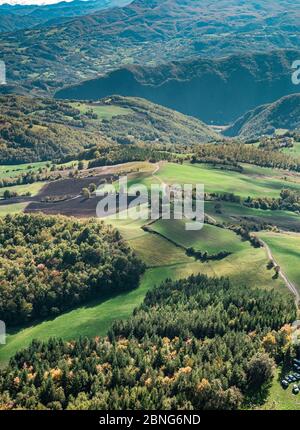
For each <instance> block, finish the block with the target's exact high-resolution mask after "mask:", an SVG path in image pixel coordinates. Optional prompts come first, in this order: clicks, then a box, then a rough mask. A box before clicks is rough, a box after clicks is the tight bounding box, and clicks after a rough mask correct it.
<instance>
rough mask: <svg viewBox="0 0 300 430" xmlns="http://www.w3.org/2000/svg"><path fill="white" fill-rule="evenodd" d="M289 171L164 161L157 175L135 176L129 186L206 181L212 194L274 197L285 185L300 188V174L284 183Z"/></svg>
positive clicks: (247, 166)
mask: <svg viewBox="0 0 300 430" xmlns="http://www.w3.org/2000/svg"><path fill="white" fill-rule="evenodd" d="M285 175H286V172H284V171H281V170H277V169H267V168H261V167H258V166H249V165H246V166H245V171H244V172H243V173H239V172H235V171H228V170H220V169H217V168H213V167H211V166H208V165H205V164H191V163H184V164H183V165H181V164H175V163H163V164H161V165H160V169H159V171H158V172H157V173H155V175H154V176H150V175H148V176H147V175H143V176H142V177H140V178H139V177H138V176H137V175H134V176H133V177H132V178H130V181H129V182H128V185H129V186H130V185H133V184H136V183H140V184H144V185H146V186H147V187H150V186H151V184H152V183H156V184H157V183H161V182H164V183H166V184H171V185H172V184H204V187H205V191H206V192H209V193H213V192H215V193H234V194H236V195H239V196H241V197H244V198H246V197H248V196H251V197H274V198H277V197H279V195H280V191H281V190H282V189H283V188H290V189H293V190H297V191H300V176H299V175H293V179H292V180H291V179H290V180H286V181H285V182H283V177H284V176H285Z"/></svg>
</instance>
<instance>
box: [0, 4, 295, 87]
mask: <svg viewBox="0 0 300 430" xmlns="http://www.w3.org/2000/svg"><path fill="white" fill-rule="evenodd" d="M99 1H100V0H99ZM79 3H80V6H82V7H84V6H83V5H81V2H79ZM79 3H78V4H79ZM82 3H84V2H82ZM89 3H90V2H89ZM91 4H92V3H91ZM69 5H71V6H69ZM76 5H77V3H76ZM53 7H55V6H53ZM65 7H66V8H67V9H68V10H69V8H70V7H72V3H69V4H66V6H65ZM76 9H77V8H76ZM85 13H86V11H85ZM22 19H23V18H22ZM48 19H53V20H54V21H52V23H51V25H50V24H49V21H48V23H47V26H46V27H45V23H43V25H42V26H40V27H36V28H34V29H29V30H28V29H26V30H22V31H17V32H14V33H5V34H2V35H1V36H0V52H1V59H5V61H6V64H7V75H8V81H9V83H10V85H13V86H14V87H15V89H17V87H22V88H23V89H25V90H26V91H32V90H34V92H35V93H40V94H42V93H44V94H45V93H48V94H49V93H53V92H54V91H55V90H56V89H59V88H61V87H63V86H65V85H66V84H68V85H70V84H75V83H77V82H78V81H81V80H84V79H90V78H95V77H97V76H99V74H104V73H107V72H109V71H112V70H115V69H118V68H120V67H121V66H122V65H125V64H128V63H131V64H132V63H134V64H141V65H147V66H151V65H159V64H162V63H163V62H170V61H175V60H186V59H187V58H191V57H196V56H199V55H201V56H205V57H207V56H209V57H211V58H215V57H216V56H218V57H219V56H224V55H228V54H231V53H236V52H244V53H249V52H254V51H268V50H271V49H277V48H281V49H298V47H299V46H300V27H299V22H300V16H299V7H298V6H297V5H296V4H295V2H294V1H292V0H281V1H280V2H279V1H277V0H260V1H257V0H249V1H240V0H219V1H218V2H214V1H211V0H135V1H133V2H132V3H131V4H129V5H127V6H125V7H122V8H115V9H111V10H109V11H100V12H99V11H98V12H96V13H93V14H89V15H86V16H80V17H76V18H74V19H71V20H70V19H67V20H66V21H63V22H58V21H56V20H57V17H56V16H54V17H53V18H52V17H51V14H49V17H48ZM60 19H61V18H60ZM1 22H3V18H1ZM24 25H25V24H24Z"/></svg>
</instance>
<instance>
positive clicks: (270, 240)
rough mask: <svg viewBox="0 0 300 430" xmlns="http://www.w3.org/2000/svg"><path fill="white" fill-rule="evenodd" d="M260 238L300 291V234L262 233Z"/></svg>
mask: <svg viewBox="0 0 300 430" xmlns="http://www.w3.org/2000/svg"><path fill="white" fill-rule="evenodd" d="M258 236H259V237H260V238H261V239H262V240H263V241H265V242H266V243H267V245H268V246H269V247H270V249H271V250H272V253H273V256H274V258H275V260H276V262H277V263H278V264H279V265H280V266H281V268H282V270H283V271H284V272H285V274H286V275H287V276H288V278H289V280H290V281H291V282H293V283H294V284H295V285H296V287H297V288H298V290H299V291H300V265H299V261H300V234H297V233H274V232H261V233H259V234H258Z"/></svg>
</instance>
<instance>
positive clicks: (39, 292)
mask: <svg viewBox="0 0 300 430" xmlns="http://www.w3.org/2000/svg"><path fill="white" fill-rule="evenodd" d="M0 266H1V271H0V285H1V288H0V320H3V321H6V324H7V325H8V326H12V325H14V326H15V325H18V324H23V323H25V322H27V321H32V320H34V319H37V318H41V317H43V318H44V317H46V316H49V315H57V314H60V313H61V312H63V311H64V310H66V309H69V308H70V307H74V306H76V305H78V304H80V303H83V302H84V301H86V300H87V299H90V298H93V297H97V298H101V297H104V296H107V295H111V294H113V293H116V292H120V291H124V290H130V289H134V288H135V287H137V285H138V282H139V278H140V274H141V273H142V271H143V263H141V262H140V260H138V259H137V258H136V257H135V255H134V254H133V252H132V251H131V250H130V248H129V247H128V245H127V244H126V243H125V242H124V241H123V239H122V238H121V236H120V234H119V232H118V231H117V230H114V229H113V228H112V227H109V226H105V225H104V223H100V222H96V221H94V220H89V221H86V222H82V221H79V220H75V219H72V218H69V219H68V218H64V217H49V216H42V215H28V214H21V215H17V216H10V215H7V216H6V217H5V218H4V219H0Z"/></svg>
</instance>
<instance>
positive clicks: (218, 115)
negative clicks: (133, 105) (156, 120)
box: [55, 50, 300, 125]
mask: <svg viewBox="0 0 300 430" xmlns="http://www.w3.org/2000/svg"><path fill="white" fill-rule="evenodd" d="M298 57H299V58H300V51H299V52H298V51H294V50H288V51H285V50H277V51H272V52H269V53H267V54H263V53H249V54H245V53H244V54H239V55H231V56H228V57H222V58H217V59H211V58H202V57H199V58H197V59H192V60H187V61H185V62H172V63H169V64H163V65H160V66H157V67H155V66H153V67H142V66H138V65H130V66H125V67H123V68H122V69H119V70H116V71H113V72H111V73H109V74H107V75H105V76H104V77H99V78H96V79H93V80H88V81H83V82H82V83H79V84H78V85H74V86H71V87H67V88H65V89H62V90H60V91H58V92H57V93H56V94H55V97H56V98H62V99H66V98H70V99H72V98H74V99H77V98H78V99H80V98H81V99H91V100H93V99H97V98H103V97H106V96H108V95H109V94H120V95H123V96H131V97H142V98H145V99H147V100H150V101H152V102H153V103H157V104H160V105H163V106H166V107H168V108H171V109H174V110H177V111H179V112H182V113H184V114H186V115H190V116H194V117H196V118H198V119H201V120H203V121H204V122H206V123H217V124H222V125H223V124H226V123H230V122H232V121H235V120H236V119H237V118H239V117H240V116H241V115H243V114H244V113H245V112H247V111H249V110H250V109H253V108H255V107H257V106H258V105H261V104H265V103H270V102H273V101H275V100H277V99H279V98H280V97H282V96H284V95H286V94H291V93H294V92H295V85H293V83H292V79H291V77H292V69H291V64H292V62H293V61H294V59H295V58H298ZM197 95H198V97H197ZM237 99H238V100H239V103H236V100H237Z"/></svg>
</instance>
